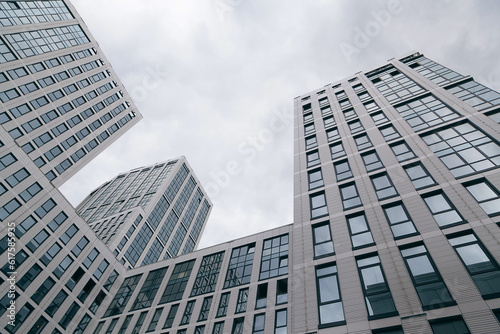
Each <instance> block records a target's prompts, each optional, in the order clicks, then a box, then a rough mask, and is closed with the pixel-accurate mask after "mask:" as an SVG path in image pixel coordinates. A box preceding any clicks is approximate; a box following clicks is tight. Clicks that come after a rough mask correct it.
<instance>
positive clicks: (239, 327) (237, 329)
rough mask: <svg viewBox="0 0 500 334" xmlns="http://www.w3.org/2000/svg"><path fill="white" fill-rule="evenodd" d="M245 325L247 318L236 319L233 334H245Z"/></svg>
mask: <svg viewBox="0 0 500 334" xmlns="http://www.w3.org/2000/svg"><path fill="white" fill-rule="evenodd" d="M244 324H245V318H244V317H241V318H235V319H234V320H233V329H232V330H231V334H243V325H244Z"/></svg>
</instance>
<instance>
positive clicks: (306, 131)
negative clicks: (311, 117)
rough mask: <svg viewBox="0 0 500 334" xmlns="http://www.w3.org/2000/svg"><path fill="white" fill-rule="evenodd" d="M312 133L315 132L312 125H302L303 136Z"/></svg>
mask: <svg viewBox="0 0 500 334" xmlns="http://www.w3.org/2000/svg"><path fill="white" fill-rule="evenodd" d="M314 131H315V129H314V123H310V124H306V125H304V134H305V135H308V134H311V133H314Z"/></svg>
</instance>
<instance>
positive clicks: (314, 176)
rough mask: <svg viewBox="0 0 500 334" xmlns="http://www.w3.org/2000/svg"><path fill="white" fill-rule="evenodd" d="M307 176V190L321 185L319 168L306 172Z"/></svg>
mask: <svg viewBox="0 0 500 334" xmlns="http://www.w3.org/2000/svg"><path fill="white" fill-rule="evenodd" d="M307 177H308V180H309V190H312V189H316V188H318V187H322V186H323V184H324V183H323V176H322V175H321V169H316V170H312V171H309V172H307Z"/></svg>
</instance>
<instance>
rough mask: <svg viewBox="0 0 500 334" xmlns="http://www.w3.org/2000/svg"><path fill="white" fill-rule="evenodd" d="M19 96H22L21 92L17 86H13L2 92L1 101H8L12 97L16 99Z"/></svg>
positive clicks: (0, 94) (0, 93)
mask: <svg viewBox="0 0 500 334" xmlns="http://www.w3.org/2000/svg"><path fill="white" fill-rule="evenodd" d="M19 96H21V94H19V92H18V91H17V90H16V89H15V88H12V89H9V90H6V91H4V92H0V101H2V102H3V103H6V102H8V101H10V100H12V99H15V98H16V97H19ZM35 109H37V108H35Z"/></svg>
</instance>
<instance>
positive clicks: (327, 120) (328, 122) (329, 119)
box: [323, 116, 337, 128]
mask: <svg viewBox="0 0 500 334" xmlns="http://www.w3.org/2000/svg"><path fill="white" fill-rule="evenodd" d="M323 123H324V125H325V128H329V127H331V126H334V125H336V124H337V123H335V119H334V118H333V116H330V117H326V118H323Z"/></svg>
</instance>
